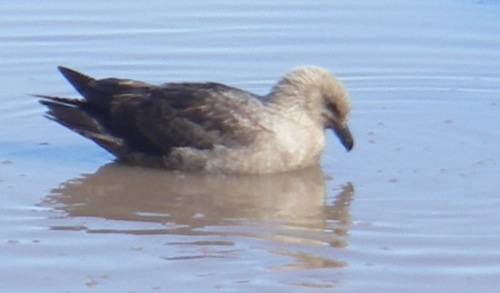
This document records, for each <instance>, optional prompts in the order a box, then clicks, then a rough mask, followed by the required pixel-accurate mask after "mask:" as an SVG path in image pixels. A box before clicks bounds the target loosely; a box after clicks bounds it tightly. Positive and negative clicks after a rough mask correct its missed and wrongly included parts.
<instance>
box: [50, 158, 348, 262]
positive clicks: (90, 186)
mask: <svg viewBox="0 0 500 293" xmlns="http://www.w3.org/2000/svg"><path fill="white" fill-rule="evenodd" d="M339 188H340V191H339V192H338V194H337V195H336V196H335V197H334V198H333V199H332V200H330V201H331V202H327V201H329V200H328V198H330V199H331V197H327V196H326V187H325V176H324V174H323V172H322V171H321V169H320V168H311V169H306V170H302V171H297V172H292V173H286V174H273V175H265V176H224V175H205V174H185V173H178V172H165V171H162V170H152V169H144V168H140V167H129V166H123V165H119V164H114V163H113V164H108V165H105V166H103V167H102V168H100V169H99V170H98V171H97V172H95V173H94V174H89V175H85V176H83V178H77V179H72V180H69V181H67V182H65V183H63V184H62V185H61V186H60V187H58V188H54V189H53V190H52V191H51V193H50V194H49V195H48V196H47V197H46V199H45V200H44V201H43V203H42V205H43V206H49V207H51V208H54V209H55V210H57V211H62V212H63V213H64V214H65V215H66V216H65V217H64V218H81V217H91V218H95V217H97V218H102V219H106V220H113V221H119V222H120V223H121V224H119V225H117V226H118V227H114V226H113V224H111V227H110V224H109V223H110V222H109V221H108V222H107V225H106V227H105V228H95V227H92V226H93V224H92V223H89V224H88V225H87V224H84V225H83V226H82V225H81V224H79V225H73V226H71V224H69V223H68V224H69V225H68V224H66V223H65V224H63V225H59V224H57V225H55V226H52V227H51V229H53V230H83V231H86V232H88V233H124V234H136V235H153V234H173V235H182V236H188V237H190V236H191V238H193V239H190V240H188V241H187V242H184V244H189V245H226V246H231V245H233V244H234V243H233V242H232V241H226V240H227V239H228V237H229V238H231V237H232V238H233V239H234V237H245V238H247V237H251V238H253V239H263V240H267V241H269V243H275V244H283V245H302V246H305V247H308V248H311V247H318V246H322V247H325V246H326V247H336V248H342V247H345V246H346V243H345V237H344V236H345V235H346V234H347V229H348V227H349V225H350V216H349V207H350V202H351V200H352V197H353V194H354V188H353V186H352V184H351V183H346V184H343V185H341V186H340V187H339ZM124 221H125V223H127V222H128V223H130V221H133V222H135V223H143V224H146V225H139V226H140V228H137V225H134V224H130V225H123V223H124ZM57 222H59V223H60V221H57ZM90 222H92V221H90ZM111 223H113V222H111ZM144 226H146V227H147V228H144ZM124 227H125V228H124ZM130 227H132V228H130ZM134 227H135V228H134ZM196 236H215V237H216V238H210V239H216V240H209V241H205V240H201V241H200V240H199V239H200V238H199V237H196ZM217 236H225V237H224V238H220V237H219V238H217ZM220 239H224V241H222V242H224V243H222V242H221V241H220ZM205 242H206V243H205ZM225 242H227V243H225ZM172 244H179V243H172ZM269 252H271V253H273V254H275V255H276V254H277V255H284V256H288V257H291V258H293V259H295V261H296V263H299V266H301V265H300V264H303V266H302V267H309V268H311V267H316V268H319V267H342V266H345V263H343V262H340V261H335V260H331V259H329V258H322V257H317V256H314V255H311V254H308V253H302V252H297V251H289V250H287V249H282V248H280V247H279V245H276V246H273V245H271V247H270V248H269Z"/></svg>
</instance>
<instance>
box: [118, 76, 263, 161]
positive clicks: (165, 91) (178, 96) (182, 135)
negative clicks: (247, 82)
mask: <svg viewBox="0 0 500 293" xmlns="http://www.w3.org/2000/svg"><path fill="white" fill-rule="evenodd" d="M262 107H263V105H262V102H261V101H260V100H259V99H257V97H256V96H254V95H252V94H250V93H248V92H245V91H241V90H238V89H235V88H231V87H228V86H225V85H221V84H216V83H182V84H180V83H178V84H167V85H164V86H162V87H158V88H154V89H152V90H151V91H149V92H148V93H135V94H124V95H119V96H117V97H116V98H115V99H114V101H113V102H112V104H111V109H110V125H112V127H113V128H114V129H115V131H116V132H117V133H118V134H119V135H120V136H122V137H124V138H125V139H126V140H127V141H130V143H131V144H134V142H136V141H137V139H139V140H140V139H141V137H143V138H142V139H144V138H145V140H146V141H147V142H148V144H151V146H154V148H155V149H157V150H160V151H161V152H162V153H168V152H169V151H170V150H171V149H172V148H174V147H193V148H197V149H210V148H213V147H214V146H215V145H224V146H230V147H231V146H241V145H246V144H249V143H251V142H252V141H253V139H254V138H255V133H256V132H257V130H260V129H261V128H260V126H259V124H258V122H257V120H258V118H257V116H258V115H259V112H260V111H262ZM141 144H142V145H143V143H141ZM137 147H138V148H141V146H139V145H138V146H137Z"/></svg>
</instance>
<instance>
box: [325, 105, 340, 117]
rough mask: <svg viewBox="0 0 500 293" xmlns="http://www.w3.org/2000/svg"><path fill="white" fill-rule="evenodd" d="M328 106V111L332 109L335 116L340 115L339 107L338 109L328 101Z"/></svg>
mask: <svg viewBox="0 0 500 293" xmlns="http://www.w3.org/2000/svg"><path fill="white" fill-rule="evenodd" d="M326 108H327V109H328V111H330V112H331V113H332V114H334V115H335V116H337V117H338V116H339V114H340V113H339V109H337V107H336V106H335V105H334V104H332V103H327V104H326Z"/></svg>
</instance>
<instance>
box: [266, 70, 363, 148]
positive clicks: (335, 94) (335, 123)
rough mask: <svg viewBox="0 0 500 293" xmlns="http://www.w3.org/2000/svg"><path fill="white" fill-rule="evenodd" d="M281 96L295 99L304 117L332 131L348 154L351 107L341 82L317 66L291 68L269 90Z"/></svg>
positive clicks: (351, 144)
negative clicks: (301, 108) (308, 117)
mask: <svg viewBox="0 0 500 293" xmlns="http://www.w3.org/2000/svg"><path fill="white" fill-rule="evenodd" d="M273 92H274V93H275V94H277V93H279V96H281V97H283V98H284V97H286V96H288V97H291V96H295V97H297V99H295V101H294V102H295V103H299V104H301V106H302V107H303V109H304V110H305V112H306V114H307V115H309V116H310V118H311V119H312V120H313V121H316V122H317V123H318V124H319V125H321V126H322V127H324V128H325V129H326V128H330V129H332V130H333V131H334V132H335V134H336V135H337V136H338V138H339V139H340V142H341V143H342V145H344V147H345V148H346V149H347V150H348V151H349V150H351V149H352V147H353V144H354V141H353V138H352V135H351V132H350V131H349V128H348V126H347V120H348V118H349V112H350V109H351V104H350V101H349V96H348V94H347V91H346V90H345V88H344V86H343V85H342V83H341V82H340V81H339V80H338V79H337V78H336V77H335V76H333V75H332V74H330V72H328V71H327V70H326V69H323V68H320V67H317V66H302V67H298V68H294V69H292V70H291V71H289V72H288V73H286V74H285V76H283V78H282V79H281V80H280V81H279V82H278V84H277V85H276V86H275V88H274V89H273Z"/></svg>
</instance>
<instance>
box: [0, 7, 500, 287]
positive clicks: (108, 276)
mask: <svg viewBox="0 0 500 293" xmlns="http://www.w3.org/2000/svg"><path fill="white" fill-rule="evenodd" d="M0 12H1V14H2V19H1V20H0V52H1V56H2V57H1V59H0V65H1V66H0V76H1V77H2V93H1V94H0V99H1V101H2V104H1V106H0V122H1V123H0V129H1V133H2V139H0V194H1V197H0V258H1V259H2V265H0V276H1V277H0V279H1V280H2V281H1V282H0V289H1V291H6V292H7V291H8V292H33V291H40V288H43V291H47V292H88V291H98V292H170V291H179V290H182V291H189V292H215V291H222V292H308V291H314V292H333V291H337V292H443V291H446V292H496V291H497V290H498V287H499V285H500V281H499V280H500V265H499V264H500V251H499V249H498V247H499V246H500V232H499V231H500V225H499V223H500V221H499V218H498V211H499V209H500V197H499V193H500V184H499V182H500V167H499V162H498V159H499V155H500V146H499V145H500V130H499V128H498V127H497V125H500V115H499V107H500V100H499V96H500V50H499V48H500V39H499V38H498V36H499V33H500V23H499V22H498V17H499V15H500V5H499V3H498V1H465V0H456V1H404V2H402V1H390V0H388V1H379V2H377V3H374V2H371V1H366V0H359V1H332V2H329V3H324V2H323V1H295V2H293V3H290V2H288V1H286V2H285V1H278V2H274V3H269V2H268V1H257V2H255V1H253V2H252V3H247V2H243V1H239V2H238V1H232V2H231V3H230V4H227V3H226V2H224V1H205V2H202V3H199V2H195V1H184V2H182V3H174V2H172V3H165V2H163V3H162V2H157V1H141V2H133V1H120V2H117V1H107V2H104V1H101V2H99V3H93V4H92V5H89V4H88V3H85V2H72V3H69V2H68V3H66V2H64V3H63V2H60V1H45V2H44V3H43V5H41V4H39V3H38V2H33V1H15V2H12V3H4V4H2V5H1V7H0ZM302 64H316V65H320V66H323V67H326V68H329V69H330V70H331V71H333V72H335V73H336V74H337V75H338V76H339V78H340V79H341V80H342V81H343V82H344V83H345V84H346V86H347V88H348V89H349V91H350V95H351V97H352V102H353V113H352V117H351V129H352V131H353V133H354V135H355V139H356V145H355V149H354V150H353V151H352V152H351V153H345V152H344V151H343V149H342V147H341V146H340V145H339V143H338V141H337V140H336V138H335V137H334V136H333V135H332V134H331V133H330V134H329V136H328V147H327V149H326V152H325V155H324V156H323V161H322V169H321V170H320V169H312V170H306V171H304V172H297V173H294V174H288V175H275V176H269V177H267V176H264V177H258V178H252V179H248V178H247V179H241V178H223V177H215V178H214V177H206V176H183V177H179V175H175V174H170V173H166V172H158V171H155V170H147V169H142V168H131V167H124V166H120V165H116V164H113V163H112V157H111V156H110V155H108V154H107V153H105V152H104V151H103V150H101V149H100V148H98V147H96V146H95V145H94V144H92V143H91V142H88V141H86V140H84V139H83V138H81V137H79V136H77V135H75V134H73V133H71V132H69V131H67V130H66V129H64V128H62V127H60V126H58V125H56V124H55V123H53V122H51V121H49V120H47V119H44V118H43V111H44V110H43V108H42V107H41V106H40V105H38V104H37V103H36V100H35V99H33V98H31V97H29V96H28V94H31V93H42V94H53V95H74V94H75V93H74V92H73V90H72V89H71V88H70V86H69V85H68V84H67V83H66V82H65V81H64V80H63V79H62V77H61V76H60V75H59V74H58V73H57V72H56V70H55V66H56V65H66V66H69V67H73V68H75V69H78V70H82V71H83V72H86V73H89V74H91V75H93V76H96V77H107V76H119V77H129V78H136V79H140V80H144V81H149V82H156V83H161V82H165V81H185V80H189V81H204V80H214V81H219V82H224V83H228V84H231V85H233V86H239V87H243V88H245V89H247V90H251V91H254V92H256V93H261V94H262V93H266V92H267V91H268V90H269V88H270V87H271V86H272V84H273V83H274V82H275V80H276V79H277V78H278V77H279V76H280V75H281V74H282V73H283V72H285V71H286V70H288V69H289V68H290V67H294V66H297V65H302ZM325 177H326V179H325Z"/></svg>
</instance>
